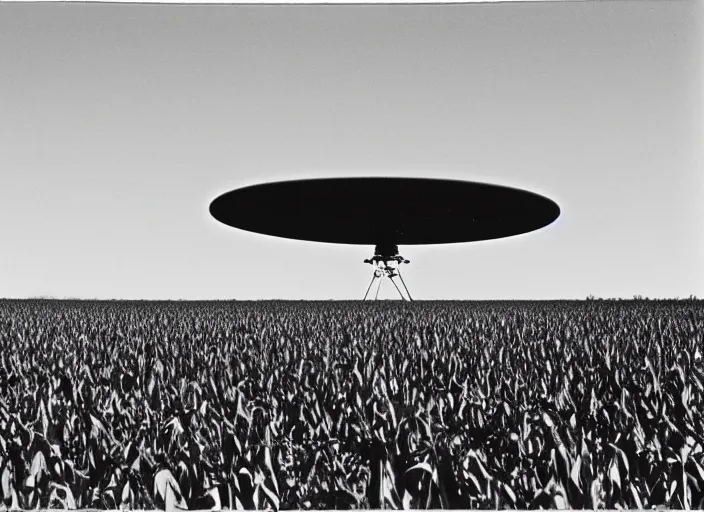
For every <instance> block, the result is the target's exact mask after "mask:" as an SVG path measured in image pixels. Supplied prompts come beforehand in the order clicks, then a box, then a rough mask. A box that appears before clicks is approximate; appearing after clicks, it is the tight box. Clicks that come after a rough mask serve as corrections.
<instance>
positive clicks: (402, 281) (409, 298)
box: [397, 269, 413, 302]
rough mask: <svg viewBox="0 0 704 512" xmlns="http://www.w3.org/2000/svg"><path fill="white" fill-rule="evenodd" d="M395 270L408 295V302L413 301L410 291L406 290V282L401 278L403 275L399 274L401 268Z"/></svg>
mask: <svg viewBox="0 0 704 512" xmlns="http://www.w3.org/2000/svg"><path fill="white" fill-rule="evenodd" d="M397 272H398V277H399V278H400V279H401V284H402V285H403V288H404V289H405V290H406V294H407V295H408V300H409V301H410V302H413V297H411V292H409V291H408V286H406V282H405V281H404V280H403V276H402V275H401V269H398V270H397Z"/></svg>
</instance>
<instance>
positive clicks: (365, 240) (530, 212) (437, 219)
mask: <svg viewBox="0 0 704 512" xmlns="http://www.w3.org/2000/svg"><path fill="white" fill-rule="evenodd" d="M210 213H211V215H212V216H213V217H214V218H215V219H217V220H218V221H220V222H222V223H223V224H226V225H228V226H232V227H235V228H238V229H241V230H245V231H250V232H254V233H260V234H264V235H270V236H276V237H282V238H291V239H296V240H308V241H314V242H328V243H337V244H354V245H374V246H376V250H375V255H374V258H372V260H366V262H368V263H372V264H375V265H377V266H378V267H379V268H381V267H383V269H384V272H385V273H386V277H394V275H389V273H388V272H387V270H388V264H389V262H393V261H396V262H397V265H396V267H394V268H395V269H396V270H394V271H393V272H391V274H396V273H399V272H398V269H397V266H398V264H400V263H406V262H407V260H404V259H403V258H402V257H400V256H399V255H398V245H421V244H449V243H460V242H477V241H481V240H491V239H497V238H505V237H509V236H515V235H520V234H523V233H528V232H531V231H535V230H537V229H540V228H543V227H545V226H547V225H548V224H550V223H552V222H553V221H554V220H555V219H557V218H558V216H559V215H560V208H559V207H558V205H557V204H556V203H555V202H554V201H552V200H550V199H548V198H546V197H543V196H541V195H538V194H535V193H533V192H529V191H526V190H519V189H515V188H510V187H505V186H499V185H492V184H488V183H476V182H470V181H456V180H446V179H429V178H389V177H386V178H371V177H370V178H328V179H309V180H296V181H282V182H274V183H264V184H259V185H253V186H249V187H244V188H240V189H237V190H233V191H230V192H227V193H225V194H223V195H221V196H219V197H217V198H216V199H215V200H214V201H213V202H212V203H211V204H210ZM402 296H403V295H402ZM409 297H410V294H409Z"/></svg>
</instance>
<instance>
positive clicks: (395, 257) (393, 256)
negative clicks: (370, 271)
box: [364, 243, 413, 301]
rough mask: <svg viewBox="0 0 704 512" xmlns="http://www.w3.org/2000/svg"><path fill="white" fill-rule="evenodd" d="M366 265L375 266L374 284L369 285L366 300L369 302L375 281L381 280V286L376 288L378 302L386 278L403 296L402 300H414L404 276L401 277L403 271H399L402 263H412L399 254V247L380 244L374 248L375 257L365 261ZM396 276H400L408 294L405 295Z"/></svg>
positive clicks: (375, 298) (365, 295)
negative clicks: (368, 298)
mask: <svg viewBox="0 0 704 512" xmlns="http://www.w3.org/2000/svg"><path fill="white" fill-rule="evenodd" d="M364 263H369V264H371V265H373V266H374V277H372V282H371V283H369V287H368V288H367V293H365V294H364V300H367V297H368V296H369V292H370V291H371V289H372V286H374V280H375V279H378V280H379V284H378V285H377V288H376V294H375V295H374V300H377V299H378V298H379V290H381V283H382V281H383V280H384V278H386V277H388V278H389V279H390V280H391V282H392V283H393V285H394V287H395V288H396V291H397V292H398V294H399V295H400V296H401V299H402V300H408V301H412V300H413V297H411V293H410V292H409V291H408V287H407V286H406V282H405V281H404V280H403V276H401V271H400V270H399V267H400V266H401V264H402V263H410V261H408V260H407V259H405V258H404V257H403V256H401V255H400V254H399V253H398V246H396V245H392V244H388V243H387V244H379V245H377V246H376V247H375V248H374V257H372V258H369V259H366V260H364ZM396 276H398V277H399V279H400V280H401V284H402V285H403V289H404V290H405V292H406V294H405V295H404V294H403V291H401V288H399V286H398V284H396V281H395V280H394V277H396Z"/></svg>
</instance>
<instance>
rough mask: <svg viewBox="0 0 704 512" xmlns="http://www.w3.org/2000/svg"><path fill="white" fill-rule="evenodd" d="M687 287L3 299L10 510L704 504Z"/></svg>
mask: <svg viewBox="0 0 704 512" xmlns="http://www.w3.org/2000/svg"><path fill="white" fill-rule="evenodd" d="M703 333H704V308H703V307H702V304H701V303H700V302H696V301H670V302H653V301H623V302H615V301H586V302H580V301H575V302H442V303H439V302H415V303H386V302H378V303H360V302H275V301H274V302H183V303H179V302H97V301H96V302H81V301H9V300H7V301H0V498H1V500H0V507H2V508H5V509H35V508H98V509H154V508H160V509H166V510H175V509H179V508H180V509H248V510H251V509H257V510H259V509H276V510H278V509H364V508H394V509H396V508H399V509H400V508H406V509H408V508H411V509H426V508H491V509H497V508H500V509H504V508H519V509H538V508H578V509H581V508H587V509H592V508H609V509H614V508H639V509H642V508H655V507H659V508H677V509H697V508H699V509H701V508H704V403H703V399H704V360H703V358H702V353H703V351H704V342H703V340H702V338H703Z"/></svg>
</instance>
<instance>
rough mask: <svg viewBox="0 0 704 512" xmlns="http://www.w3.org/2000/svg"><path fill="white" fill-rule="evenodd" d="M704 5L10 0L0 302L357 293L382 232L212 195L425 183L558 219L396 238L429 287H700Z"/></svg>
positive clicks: (0, 154)
mask: <svg viewBox="0 0 704 512" xmlns="http://www.w3.org/2000/svg"><path fill="white" fill-rule="evenodd" d="M703 5H704V4H703V3H702V2H700V1H694V0H693V1H689V0H661V1H658V0H649V1H594V2H567V3H559V2H545V3H531V2H523V3H495V4H467V5H408V6H406V5H366V6H365V5H352V6H342V5H334V6H320V5H289V6H286V5H259V6H251V5H250V6H245V5H234V6H186V5H127V4H123V5H111V4H82V3H77V4H51V3H44V4H21V3H0V70H2V71H0V219H2V220H0V244H1V246H0V296H4V297H12V298H26V297H42V296H43V297H57V298H67V297H73V298H103V299H240V300H245V299H274V298H276V299H350V298H352V299H356V298H361V297H362V296H363V295H364V292H365V290H366V287H367V285H368V283H369V280H370V278H371V271H372V269H371V267H370V266H369V265H365V264H363V262H362V260H363V259H364V258H367V257H370V256H371V255H372V252H373V247H366V246H345V245H332V244H322V243H312V242H301V241H293V240H284V239H278V238H273V237H267V236H263V235H256V234H252V233H246V232H242V231H238V230H236V229H234V228H230V227H227V226H224V225H221V224H218V223H217V222H216V221H215V220H214V219H212V218H211V217H210V216H209V213H208V205H209V203H210V201H212V199H214V198H215V197H216V196H218V195H219V194H221V193H223V192H225V191H228V190H230V189H233V188H238V187H241V186H246V185H252V184H255V183H261V182H269V181H275V180H282V179H283V180H287V179H298V178H313V177H342V176H410V177H440V178H451V179H465V180H470V181H486V182H490V183H495V184H499V185H507V186H512V187H518V188H525V189H528V190H531V191H533V192H537V193H539V194H542V195H545V196H547V197H549V198H551V199H553V200H554V201H556V202H557V203H558V204H559V205H560V207H561V209H562V215H561V217H560V218H559V219H558V220H557V221H556V222H555V223H553V224H552V225H550V226H548V227H546V228H544V229H542V230H540V231H536V232H533V233H529V234H525V235H520V236H516V237H511V238H507V239H502V240H495V241H486V242H479V243H471V244H452V245H446V246H443V245H433V246H408V247H403V246H402V247H401V248H400V249H401V254H403V256H405V257H406V258H408V259H410V260H411V264H410V265H406V266H405V267H404V278H405V281H406V284H407V285H408V287H409V289H410V291H411V294H412V295H413V296H414V298H416V299H469V300H476V299H490V300H491V299H570V298H585V297H586V296H587V295H590V294H591V295H594V296H596V297H624V298H630V297H632V296H634V295H643V296H648V297H687V296H689V295H691V294H694V295H697V296H699V297H702V296H704V270H703V265H702V262H703V261H704V258H702V256H703V254H704V242H703V241H702V240H703V239H704V231H703V230H702V228H703V226H702V220H701V219H702V218H704V211H703V210H704V207H702V205H701V203H702V201H701V199H702V196H703V195H704V183H703V178H702V172H701V166H702V140H704V137H702V135H703V133H702V110H703V109H702V105H703V101H702V100H703V98H702V91H703V90H704V87H702V86H703V84H702V63H703V62H702V46H703V35H704V30H702V14H703V11H704V7H703ZM362 200H363V199H362ZM392 292H393V293H392ZM395 293H396V292H395V290H394V289H393V286H392V285H391V284H390V283H386V284H385V285H384V287H382V290H381V294H380V297H381V298H393V297H394V294H395Z"/></svg>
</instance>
